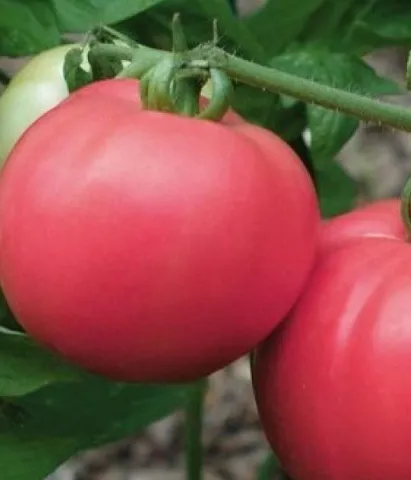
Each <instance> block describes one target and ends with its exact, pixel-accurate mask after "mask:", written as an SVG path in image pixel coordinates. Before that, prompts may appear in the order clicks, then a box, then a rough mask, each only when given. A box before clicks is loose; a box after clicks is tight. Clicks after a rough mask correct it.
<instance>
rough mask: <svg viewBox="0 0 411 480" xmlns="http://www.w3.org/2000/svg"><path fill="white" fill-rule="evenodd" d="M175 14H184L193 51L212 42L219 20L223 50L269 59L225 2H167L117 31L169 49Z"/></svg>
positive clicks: (126, 23)
mask: <svg viewBox="0 0 411 480" xmlns="http://www.w3.org/2000/svg"><path fill="white" fill-rule="evenodd" d="M175 12H179V13H180V15H181V22H182V26H183V29H184V32H185V34H186V37H187V43H188V45H189V47H190V48H192V47H195V46H198V45H199V44H201V43H205V42H210V41H211V40H212V36H213V20H214V19H216V20H217V22H218V30H219V32H220V33H221V38H220V44H221V46H222V47H223V48H225V49H227V51H229V52H235V53H238V54H239V55H242V56H244V57H247V58H252V59H253V60H256V61H259V62H264V61H265V60H266V59H267V58H268V57H267V56H266V54H265V52H264V50H263V48H262V46H261V45H260V43H259V42H258V40H257V39H256V38H255V36H254V35H253V34H252V33H251V32H250V31H249V29H248V27H247V25H246V24H245V23H244V21H243V20H242V19H239V18H237V17H236V16H235V15H234V14H233V12H232V11H231V9H230V7H229V5H228V3H227V2H226V1H225V0H196V1H187V0H168V1H167V2H163V3H161V4H159V5H158V6H157V7H155V8H152V9H150V10H148V11H147V12H144V13H143V14H141V15H137V16H135V17H134V18H131V19H129V20H127V21H125V22H121V24H119V25H117V26H116V28H118V29H120V30H122V31H123V32H124V33H127V34H128V35H130V36H132V37H133V38H134V39H135V40H137V41H140V42H142V43H145V44H147V45H151V46H154V47H157V48H164V49H167V50H169V49H171V18H172V16H173V14H174V13H175Z"/></svg>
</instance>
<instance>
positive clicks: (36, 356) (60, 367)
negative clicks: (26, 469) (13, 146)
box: [0, 327, 82, 451]
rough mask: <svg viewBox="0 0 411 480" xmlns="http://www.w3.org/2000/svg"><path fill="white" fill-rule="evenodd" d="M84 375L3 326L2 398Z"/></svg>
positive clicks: (0, 330)
mask: <svg viewBox="0 0 411 480" xmlns="http://www.w3.org/2000/svg"><path fill="white" fill-rule="evenodd" d="M81 377H82V374H81V373H80V372H79V371H78V370H77V369H76V368H74V367H72V366H70V365H68V364H67V363H65V362H63V361H62V360H61V359H59V358H57V357H55V356H54V355H52V354H50V353H49V352H48V351H46V350H44V349H43V348H41V347H39V346H37V345H36V344H35V343H34V342H33V341H32V340H31V339H30V338H29V337H27V336H26V335H25V334H23V333H21V332H15V331H12V330H7V329H5V328H1V327H0V397H14V396H20V395H25V394H27V393H29V392H32V391H34V390H37V389H39V388H42V387H44V386H46V385H49V384H51V383H53V382H57V381H66V382H71V381H75V380H78V379H79V378H81ZM0 451H1V450H0Z"/></svg>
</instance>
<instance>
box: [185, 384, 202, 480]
mask: <svg viewBox="0 0 411 480" xmlns="http://www.w3.org/2000/svg"><path fill="white" fill-rule="evenodd" d="M206 388H207V383H206V382H205V381H204V380H202V381H200V382H199V383H198V385H197V386H196V388H195V389H194V391H193V392H192V394H191V395H190V398H189V399H188V403H187V406H186V409H185V413H186V429H185V430H186V435H185V457H186V478H187V480H202V478H203V441H202V432H203V413H204V397H205V392H206Z"/></svg>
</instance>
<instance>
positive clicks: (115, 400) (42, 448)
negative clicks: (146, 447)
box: [0, 376, 203, 480]
mask: <svg viewBox="0 0 411 480" xmlns="http://www.w3.org/2000/svg"><path fill="white" fill-rule="evenodd" d="M197 388H203V386H202V385H201V386H200V385H199V384H190V385H174V386H168V385H126V384H121V383H110V382H107V381H105V380H102V379H100V378H97V377H91V376H90V377H86V378H85V379H84V381H80V382H76V383H61V384H54V385H50V386H48V387H45V388H43V389H41V390H38V391H36V392H33V393H31V394H28V395H26V396H24V397H22V398H20V399H19V400H18V401H16V402H14V401H13V402H11V401H9V400H3V401H0V426H1V428H0V452H1V465H2V476H1V478H2V480H17V479H18V480H42V479H43V478H44V477H45V476H46V475H48V474H49V473H51V472H52V471H53V470H54V469H56V468H57V467H58V466H59V464H61V463H62V462H63V461H65V460H67V459H68V458H69V457H70V456H72V455H74V454H76V453H77V452H79V451H80V450H84V449H86V448H91V447H96V446H100V445H103V444H105V443H108V442H112V441H117V440H120V439H122V438H124V437H127V436H129V435H132V434H135V433H137V431H139V430H141V429H142V428H143V427H145V426H146V425H148V424H150V423H152V422H153V421H155V420H158V419H160V418H162V417H164V416H166V415H168V414H170V413H171V412H172V411H174V410H176V409H177V408H179V407H181V406H182V405H183V404H185V402H186V401H187V399H188V397H189V395H190V394H192V393H193V391H194V390H195V389H197Z"/></svg>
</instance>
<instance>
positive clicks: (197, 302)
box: [0, 80, 320, 382]
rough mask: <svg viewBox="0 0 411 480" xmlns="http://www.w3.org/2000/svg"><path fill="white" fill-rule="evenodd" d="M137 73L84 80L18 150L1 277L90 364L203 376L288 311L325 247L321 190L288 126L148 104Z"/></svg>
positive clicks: (36, 333) (19, 305)
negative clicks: (277, 128)
mask: <svg viewBox="0 0 411 480" xmlns="http://www.w3.org/2000/svg"><path fill="white" fill-rule="evenodd" d="M130 82H132V81H131V80H130V81H128V82H124V81H117V80H108V81H106V82H104V83H103V82H102V83H96V84H93V85H90V86H88V87H86V89H82V90H79V91H78V92H77V93H74V94H73V95H72V96H71V97H70V98H69V99H68V100H67V101H65V102H63V103H62V104H60V105H59V106H57V107H56V108H54V109H53V110H51V111H49V112H48V113H46V114H45V115H44V116H42V117H41V118H40V119H39V120H37V122H35V123H34V125H32V126H31V127H30V128H29V129H28V130H27V131H26V133H25V134H24V135H23V136H22V138H21V139H20V141H19V142H18V143H17V145H16V146H15V148H14V149H13V151H12V153H11V155H10V156H9V158H8V161H7V162H6V165H5V167H4V169H3V171H2V174H1V178H0V274H1V285H2V288H3V289H4V293H5V296H6V298H7V301H8V303H9V305H10V307H11V309H12V311H13V312H14V314H15V316H16V317H17V319H18V321H19V322H20V323H21V324H22V326H23V327H24V328H25V329H26V331H27V332H28V333H29V334H30V335H31V336H32V337H34V338H35V339H37V340H38V341H39V342H40V343H41V344H43V345H45V346H48V347H49V348H50V349H52V350H54V351H56V352H59V353H60V354H61V355H63V356H64V357H65V358H67V359H68V360H69V361H71V362H73V363H75V364H78V365H80V366H82V367H83V368H85V369H87V370H90V371H92V372H96V373H98V374H101V375H104V376H106V377H108V378H112V379H116V380H125V381H150V382H156V381H163V382H174V381H186V380H192V379H195V378H198V377H201V376H204V375H207V374H209V373H211V372H213V371H215V370H217V369H219V368H221V367H223V366H225V365H226V364H228V363H229V362H231V361H233V360H235V359H236V358H238V357H240V356H241V355H243V354H245V353H246V352H247V351H249V350H250V349H251V348H253V347H254V346H255V345H256V344H257V343H258V342H260V341H261V340H262V339H263V338H264V337H266V336H267V335H268V334H269V332H270V331H271V330H272V329H273V328H274V327H275V326H276V325H277V324H278V323H279V322H280V321H281V319H282V318H283V317H284V316H285V315H286V314H287V312H288V311H289V310H290V308H291V306H292V305H293V303H294V302H295V301H296V299H297V297H298V295H299V294H300V293H301V290H302V288H303V286H304V283H305V281H306V279H307V276H308V274H309V271H310V270H311V268H312V265H313V261H314V256H315V253H316V247H317V244H318V233H319V225H320V220H319V212H318V207H317V201H316V196H315V192H314V189H313V186H312V183H311V180H310V178H309V176H308V175H307V173H306V171H305V170H304V167H303V165H302V163H301V162H300V160H299V158H297V156H296V155H295V154H294V152H293V151H292V150H291V149H290V148H289V147H288V146H287V145H286V144H285V143H284V142H283V141H282V140H281V139H279V138H278V137H277V136H275V135H273V134H272V133H270V132H268V131H265V130H263V129H261V128H259V127H254V126H251V125H248V124H246V123H245V122H244V121H241V122H239V121H238V118H236V119H234V120H233V117H230V118H231V120H230V118H229V119H227V118H226V119H225V120H224V122H223V123H215V122H211V121H206V120H198V119H193V118H187V117H181V116H178V115H172V114H167V113H160V112H151V111H141V107H140V105H139V102H138V96H137V87H136V85H137V84H136V83H132V84H131V83H130ZM131 85H132V88H131Z"/></svg>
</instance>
